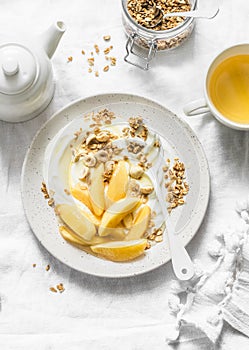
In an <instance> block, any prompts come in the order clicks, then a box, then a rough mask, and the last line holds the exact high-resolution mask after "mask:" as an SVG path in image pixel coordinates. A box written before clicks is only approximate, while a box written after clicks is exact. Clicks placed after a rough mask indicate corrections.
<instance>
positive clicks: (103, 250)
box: [90, 239, 147, 261]
mask: <svg viewBox="0 0 249 350" xmlns="http://www.w3.org/2000/svg"><path fill="white" fill-rule="evenodd" d="M146 245H147V239H139V240H135V241H129V242H108V243H103V244H98V245H94V246H91V247H90V248H91V249H92V251H93V252H94V253H97V254H99V255H100V256H102V257H104V258H106V259H108V260H112V261H127V260H132V259H135V258H137V257H138V256H140V255H142V254H143V252H144V250H145V248H146Z"/></svg>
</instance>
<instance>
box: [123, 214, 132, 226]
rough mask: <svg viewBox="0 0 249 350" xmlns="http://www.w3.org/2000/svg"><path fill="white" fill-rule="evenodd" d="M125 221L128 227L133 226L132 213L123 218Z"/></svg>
mask: <svg viewBox="0 0 249 350" xmlns="http://www.w3.org/2000/svg"><path fill="white" fill-rule="evenodd" d="M122 222H123V223H124V226H125V227H126V228H128V229H130V228H131V226H132V224H133V216H132V213H130V214H128V215H126V216H125V217H124V218H123V221H122Z"/></svg>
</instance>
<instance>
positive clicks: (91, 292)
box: [0, 0, 249, 350]
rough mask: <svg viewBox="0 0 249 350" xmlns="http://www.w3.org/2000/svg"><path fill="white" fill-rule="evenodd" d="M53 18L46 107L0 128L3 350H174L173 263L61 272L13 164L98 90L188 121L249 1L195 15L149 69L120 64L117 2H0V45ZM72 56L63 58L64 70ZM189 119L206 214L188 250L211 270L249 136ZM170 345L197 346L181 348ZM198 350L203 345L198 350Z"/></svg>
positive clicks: (235, 38)
mask: <svg viewBox="0 0 249 350" xmlns="http://www.w3.org/2000/svg"><path fill="white" fill-rule="evenodd" d="M203 1H204V0H202V1H201V0H200V2H203ZM210 5H211V1H210ZM61 19H62V20H64V21H65V23H66V25H67V31H66V33H65V35H64V37H63V38H62V41H61V43H60V44H59V47H58V49H57V51H56V53H55V56H54V58H53V66H54V73H55V77H56V80H57V86H56V92H55V96H54V99H53V101H52V102H51V104H50V105H49V107H48V108H47V109H46V111H45V112H43V113H42V114H41V115H40V116H39V117H37V118H36V119H34V120H32V121H29V122H26V123H23V124H8V123H4V122H0V147H1V153H0V188H1V196H0V198H1V201H0V205H1V206H0V296H1V300H2V301H1V304H2V305H1V312H0V348H1V349H3V350H5V349H36V350H37V349H59V348H60V349H91V350H92V349H94V350H95V349H108V350H109V349H129V350H130V349H131V350H137V349H155V350H157V349H158V350H161V349H167V348H169V349H171V347H167V345H166V343H165V335H166V333H167V327H166V324H167V323H170V321H171V318H170V316H169V313H168V307H167V295H168V288H169V282H170V280H172V278H173V273H172V269H171V266H170V264H167V265H166V266H162V267H161V268H159V269H157V270H155V271H152V272H150V273H147V274H145V275H142V276H138V277H135V278H127V279H121V280H118V279H113V280H108V279H101V278H97V277H91V276H87V275H84V274H81V273H78V272H76V271H73V270H72V269H70V268H68V267H66V266H64V265H62V264H61V263H60V262H58V261H57V260H55V259H54V258H53V257H52V256H50V255H49V254H48V253H47V252H46V251H45V250H44V248H43V247H41V246H40V245H39V244H38V243H37V241H36V239H35V237H34V236H33V234H32V232H31V230H30V229H29V225H28V223H27V222H26V219H25V217H24V212H23V208H22V202H21V195H20V174H21V167H22V163H23V160H24V156H25V153H26V151H27V149H28V146H29V145H30V143H31V140H32V138H33V137H34V135H35V133H36V132H37V130H38V129H39V128H40V126H41V125H42V124H43V123H44V122H45V121H46V120H47V119H49V118H50V117H51V115H52V114H53V113H54V112H55V111H57V110H58V109H59V108H61V107H63V106H65V105H66V104H67V103H69V102H71V101H73V100H75V99H77V98H80V97H86V96H89V95H94V94H99V93H102V92H103V93H106V92H125V93H134V94H139V95H142V96H145V97H148V98H152V99H154V100H157V101H158V102H160V103H162V104H163V105H165V106H166V107H167V108H169V109H170V110H172V111H173V112H175V113H177V114H178V115H179V116H181V117H182V118H184V119H186V118H185V117H184V115H183V112H182V107H183V106H184V105H185V104H186V103H188V102H189V101H191V100H194V99H198V98H201V97H202V96H203V83H204V77H205V72H206V70H207V68H208V65H209V63H210V62H211V60H212V59H213V58H214V57H215V55H217V54H218V53H219V52H220V51H221V50H223V49H225V48H227V47H228V46H230V45H234V44H237V43H242V42H248V40H249V27H248V19H249V2H246V1H245V0H236V1H232V0H224V1H223V3H222V5H221V11H220V14H219V15H218V16H217V18H216V19H214V20H212V21H208V20H198V21H197V23H196V28H195V31H194V32H193V34H192V35H191V38H190V39H189V40H188V41H187V42H186V43H185V44H184V45H183V46H182V47H180V48H178V49H176V50H174V51H171V52H168V53H159V54H158V55H157V57H156V58H155V60H154V62H153V68H152V69H151V70H150V71H148V72H143V71H141V70H139V69H137V68H135V67H132V66H130V65H128V64H127V63H125V62H124V61H123V57H124V54H125V43H126V37H125V34H124V32H123V28H122V23H121V4H120V1H118V0H105V1H103V0H92V1H86V0H81V1H80V0H71V1H68V0H67V1H66V0H60V1H59V0H54V1H52V0H51V1H48V0H42V1H41V0H36V1H32V0H22V1H21V0H11V1H8V0H6V1H4V0H0V43H3V42H5V41H9V40H11V39H13V38H14V37H15V36H19V35H20V33H22V32H23V33H25V35H29V36H31V35H35V34H36V33H39V32H41V31H43V30H45V29H46V28H47V27H48V26H49V25H50V24H51V23H52V22H54V21H57V20H61ZM106 34H110V35H111V37H112V41H111V44H112V45H113V46H114V49H113V56H115V57H117V66H116V67H112V69H111V70H110V71H109V72H108V73H102V72H101V74H100V77H99V78H95V77H94V76H93V74H89V73H88V72H87V68H88V65H87V62H86V57H84V56H82V55H81V50H82V49H84V50H85V51H88V52H89V51H90V50H91V48H92V47H93V45H94V44H95V43H96V44H99V45H100V46H101V47H106V46H107V45H108V44H107V45H106V44H105V43H104V42H103V40H102V37H103V35H106ZM69 56H72V57H73V61H72V62H71V63H67V58H68V57H69ZM104 63H105V62H103V64H104ZM103 64H102V63H100V67H102V66H103ZM0 108H1V107H0ZM187 122H188V123H189V124H190V126H191V127H192V128H193V129H194V131H195V132H196V134H197V135H198V137H199V139H200V141H201V143H202V145H203V147H204V150H205V152H206V155H207V158H208V161H209V165H210V172H211V187H212V190H211V198H210V205H209V208H208V211H207V215H206V217H205V219H204V221H203V224H202V226H201V228H200V230H199V232H198V234H197V235H196V237H195V238H194V239H193V241H192V242H191V243H190V244H189V246H188V251H189V253H190V255H191V256H192V257H193V258H198V259H200V260H201V262H202V263H203V264H206V265H208V264H212V260H211V258H209V256H208V254H207V244H208V243H209V242H210V241H211V240H212V238H213V237H214V235H215V233H216V232H218V231H219V230H220V229H224V228H225V227H226V226H227V224H228V223H229V222H230V223H231V224H234V225H236V222H237V216H236V214H235V211H234V205H235V201H236V200H239V199H241V198H244V197H245V195H246V194H248V192H249V181H248V178H249V133H248V132H240V131H235V130H232V129H229V128H227V127H225V126H223V125H221V124H220V123H218V122H217V121H216V120H215V119H214V118H213V117H212V116H211V115H206V116H205V117H203V118H202V117H199V118H192V119H187ZM33 263H36V264H37V267H36V268H35V269H33V268H32V264H33ZM47 264H50V266H51V270H50V271H49V272H46V271H45V266H46V265H47ZM210 266H211V265H210ZM60 282H62V283H64V285H65V288H66V291H65V292H64V293H63V294H60V295H58V294H53V293H51V292H50V291H49V287H50V286H51V285H55V284H57V283H60ZM238 345H239V347H240V349H248V348H249V340H248V339H247V338H246V337H244V336H243V335H241V334H239V333H238V332H236V331H234V330H233V329H232V328H231V327H230V326H228V325H225V326H224V330H223V333H222V336H221V339H220V341H219V345H218V347H217V348H218V349H224V350H229V349H234V348H235V347H238ZM178 349H180V350H182V349H191V350H192V349H195V347H194V344H191V345H188V344H185V345H184V344H183V345H181V346H179V348H178ZM202 349H212V346H211V345H210V344H206V343H203V346H202Z"/></svg>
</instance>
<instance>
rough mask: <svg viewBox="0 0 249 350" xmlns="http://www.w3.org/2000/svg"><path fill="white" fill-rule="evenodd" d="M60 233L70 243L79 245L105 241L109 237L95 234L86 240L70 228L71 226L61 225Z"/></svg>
mask: <svg viewBox="0 0 249 350" xmlns="http://www.w3.org/2000/svg"><path fill="white" fill-rule="evenodd" d="M59 231H60V234H61V235H62V237H63V238H64V239H65V240H66V241H67V242H69V243H72V244H77V245H83V246H89V245H92V244H100V243H105V242H107V238H105V237H98V236H93V238H92V239H91V241H86V240H84V239H83V238H81V237H79V236H77V235H76V234H75V232H73V231H72V230H70V228H69V227H66V226H60V227H59Z"/></svg>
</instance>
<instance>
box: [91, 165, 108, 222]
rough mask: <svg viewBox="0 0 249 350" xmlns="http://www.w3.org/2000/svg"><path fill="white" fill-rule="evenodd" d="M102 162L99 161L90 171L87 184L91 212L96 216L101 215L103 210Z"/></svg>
mask: <svg viewBox="0 0 249 350" xmlns="http://www.w3.org/2000/svg"><path fill="white" fill-rule="evenodd" d="M103 173H104V164H103V163H100V164H99V165H98V166H97V167H96V168H94V169H93V171H92V173H91V178H90V179H91V182H90V185H89V194H90V200H91V205H92V208H93V212H94V214H95V215H97V216H101V215H102V214H103V212H104V210H105V196H104V190H105V185H104V181H103V180H104V178H103Z"/></svg>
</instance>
